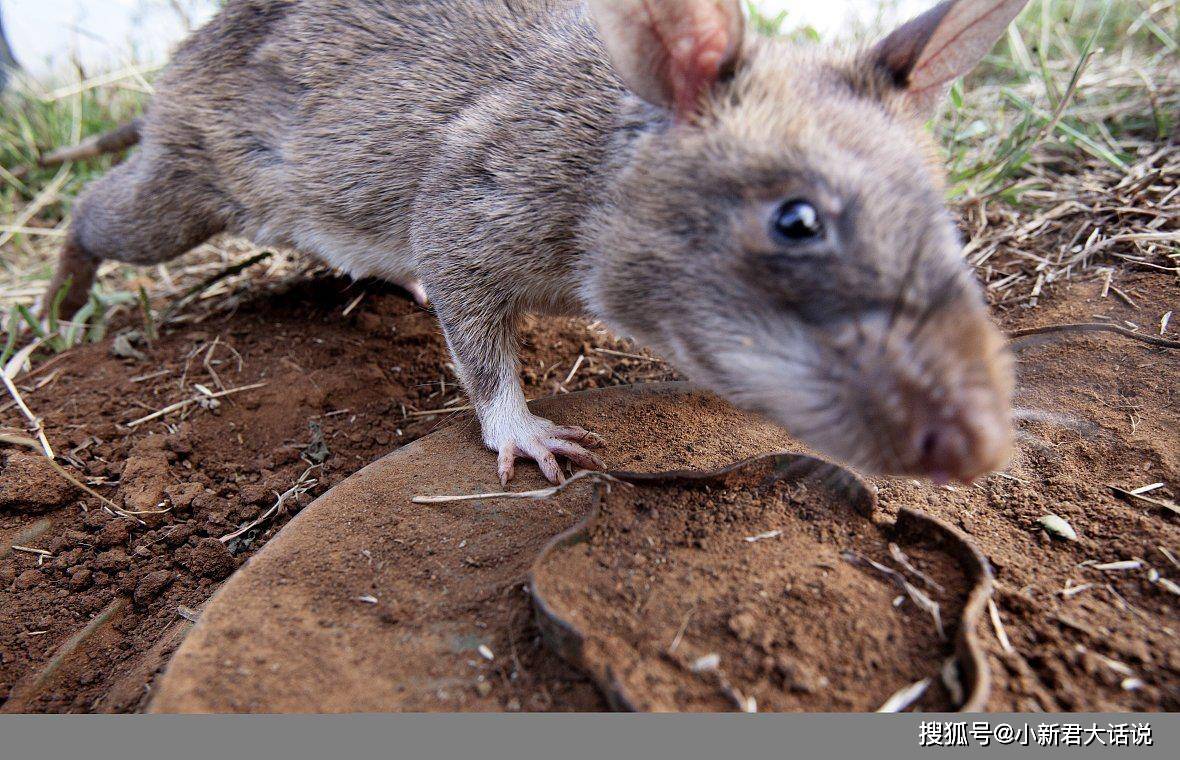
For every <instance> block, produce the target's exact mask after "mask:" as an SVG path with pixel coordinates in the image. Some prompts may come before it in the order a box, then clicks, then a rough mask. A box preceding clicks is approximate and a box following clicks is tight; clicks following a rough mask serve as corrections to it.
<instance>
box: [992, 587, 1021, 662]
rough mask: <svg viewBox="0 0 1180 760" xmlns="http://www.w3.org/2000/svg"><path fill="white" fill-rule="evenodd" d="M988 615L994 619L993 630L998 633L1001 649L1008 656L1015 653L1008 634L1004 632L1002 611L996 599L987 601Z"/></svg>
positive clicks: (997, 637)
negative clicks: (1001, 617) (997, 605)
mask: <svg viewBox="0 0 1180 760" xmlns="http://www.w3.org/2000/svg"><path fill="white" fill-rule="evenodd" d="M987 614H988V616H989V617H990V618H991V619H992V628H994V629H995V631H996V640H997V641H999V642H1000V648H1002V649H1003V650H1004V651H1005V652H1007V653H1008V654H1012V653H1013V652H1015V651H1016V649H1015V648H1014V647H1013V646H1012V642H1011V641H1009V640H1008V632H1007V631H1005V630H1004V622H1003V621H1002V620H1000V610H999V608H998V607H996V600H995V599H988V600H987Z"/></svg>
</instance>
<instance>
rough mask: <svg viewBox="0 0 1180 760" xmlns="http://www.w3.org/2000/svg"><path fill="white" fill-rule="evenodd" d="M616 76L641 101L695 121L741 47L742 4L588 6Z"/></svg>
mask: <svg viewBox="0 0 1180 760" xmlns="http://www.w3.org/2000/svg"><path fill="white" fill-rule="evenodd" d="M589 4H590V13H591V15H592V16H593V17H594V21H595V23H596V24H597V25H598V31H599V34H600V35H601V36H602V39H603V42H605V43H606V50H607V53H608V54H609V55H610V59H611V63H612V64H613V65H614V68H615V72H616V73H618V75H619V77H620V78H621V79H622V80H623V82H624V83H625V84H626V85H627V87H629V88H630V89H631V91H632V92H634V93H635V94H636V95H638V96H639V97H641V98H643V99H644V100H646V101H648V102H650V103H654V104H656V105H659V106H664V107H666V108H670V109H672V110H673V111H674V112H675V114H676V117H677V118H679V119H692V118H693V117H694V116H695V115H696V113H697V112H698V110H699V108H700V104H701V98H702V96H703V95H704V94H705V92H706V91H707V90H708V89H709V88H711V87H712V86H713V85H714V84H716V83H717V81H718V80H719V79H721V78H722V77H724V76H725V75H726V74H728V73H729V72H731V71H732V70H733V68H734V65H735V64H736V62H737V58H738V55H739V53H740V51H741V46H742V34H743V31H744V28H745V17H744V16H743V15H742V6H741V3H740V2H739V0H589Z"/></svg>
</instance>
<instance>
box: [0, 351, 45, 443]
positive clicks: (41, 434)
mask: <svg viewBox="0 0 1180 760" xmlns="http://www.w3.org/2000/svg"><path fill="white" fill-rule="evenodd" d="M0 382H3V383H4V387H5V388H7V389H8V394H9V395H10V396H12V400H13V401H14V402H16V406H17V408H18V409H20V411H21V414H23V415H24V416H25V418H26V419H27V420H28V421H29V427H30V429H31V430H32V431H33V433H34V434H36V436H37V440H38V441H40V443H41V451H42V453H44V454H45V456H46V458H48V459H49V460H50V461H53V460H54V459H55V458H56V457H57V455H56V454H54V453H53V447H51V446H50V445H49V439H48V438H46V437H45V426H44V425H42V424H41V418H40V417H38V416H37V415H35V414H33V412H32V410H31V409H29V407H28V405H26V404H25V400H24V399H23V398H22V397H21V395H20V391H19V390H17V388H16V385H15V384H14V383H13V382H12V380H10V379H9V378H8V373H6V372H0Z"/></svg>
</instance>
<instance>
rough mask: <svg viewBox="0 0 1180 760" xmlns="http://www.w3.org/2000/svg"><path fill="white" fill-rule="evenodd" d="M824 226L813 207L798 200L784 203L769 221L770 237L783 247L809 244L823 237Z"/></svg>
mask: <svg viewBox="0 0 1180 760" xmlns="http://www.w3.org/2000/svg"><path fill="white" fill-rule="evenodd" d="M823 234H824V225H823V223H822V222H821V221H820V219H819V211H817V210H816V208H815V206H812V205H811V204H810V203H808V202H807V201H804V200H799V199H798V198H796V199H793V200H789V201H785V202H784V203H783V204H782V205H781V206H779V207H778V208H777V209H775V211H774V214H773V215H772V216H771V219H770V235H771V237H773V238H774V239H775V241H776V242H778V243H781V244H784V245H798V244H800V243H810V242H814V241H816V240H818V239H819V238H821V237H823Z"/></svg>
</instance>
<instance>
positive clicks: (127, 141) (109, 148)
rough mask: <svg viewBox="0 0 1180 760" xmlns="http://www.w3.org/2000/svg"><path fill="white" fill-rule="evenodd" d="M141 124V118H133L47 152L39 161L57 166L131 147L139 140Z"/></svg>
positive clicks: (46, 164) (41, 163) (42, 163)
mask: <svg viewBox="0 0 1180 760" xmlns="http://www.w3.org/2000/svg"><path fill="white" fill-rule="evenodd" d="M139 125H140V121H139V119H132V120H131V121H129V122H128V123H126V124H124V125H123V126H121V127H116V128H115V129H112V130H111V131H110V132H104V133H103V134H101V135H94V136H93V137H88V138H86V139H85V140H83V141H82V142H80V143H78V144H77V145H71V146H69V147H66V148H58V149H57V150H55V151H52V152H50V153H46V154H45V155H44V156H42V157H41V160H40V161H38V162H37V163H38V164H40V165H41V166H43V167H45V166H57V165H58V164H64V163H65V162H66V161H81V160H83V159H87V158H94V157H95V156H101V155H102V154H104V153H114V152H116V151H120V150H124V149H126V148H130V147H131V146H132V145H135V144H136V143H137V142H139Z"/></svg>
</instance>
